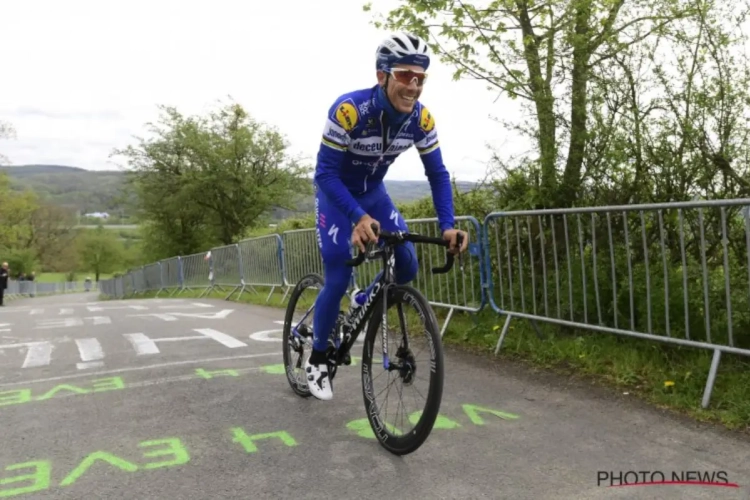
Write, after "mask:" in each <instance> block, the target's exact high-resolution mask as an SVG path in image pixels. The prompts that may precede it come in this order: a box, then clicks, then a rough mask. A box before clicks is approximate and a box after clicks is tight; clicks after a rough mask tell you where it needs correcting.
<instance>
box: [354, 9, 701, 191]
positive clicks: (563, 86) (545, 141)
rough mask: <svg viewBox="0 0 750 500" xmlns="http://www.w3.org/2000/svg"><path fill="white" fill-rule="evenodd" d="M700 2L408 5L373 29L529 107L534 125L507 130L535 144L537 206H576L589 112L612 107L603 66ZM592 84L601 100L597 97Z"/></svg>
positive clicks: (457, 75)
mask: <svg viewBox="0 0 750 500" xmlns="http://www.w3.org/2000/svg"><path fill="white" fill-rule="evenodd" d="M698 1H701V0H698ZM694 3H695V0H684V1H681V0H651V1H647V0H631V1H626V0H566V1H558V2H553V1H542V2H532V1H529V0H494V1H489V2H486V3H484V4H483V5H481V6H479V5H476V4H470V3H467V2H464V1H462V0H405V1H404V2H403V4H402V6H400V7H398V8H396V9H394V10H392V11H390V12H389V14H388V16H387V19H384V20H381V21H377V22H376V25H377V26H379V27H385V28H387V29H408V30H410V31H413V32H415V33H416V34H418V35H421V36H422V37H424V38H426V39H431V40H432V42H431V47H432V49H433V50H434V51H435V52H436V53H437V54H439V55H440V57H441V59H442V60H443V61H444V62H448V63H450V64H452V65H454V66H455V67H456V71H455V74H454V77H455V78H456V79H459V78H461V77H463V76H464V75H469V76H470V77H471V78H474V79H481V80H484V81H486V82H487V83H488V84H489V86H490V88H491V89H495V90H499V91H500V92H501V93H505V94H506V95H508V96H509V97H511V98H512V99H520V100H521V101H522V102H524V107H525V108H526V110H527V111H528V112H529V114H530V115H531V116H533V121H532V122H531V123H525V124H523V123H510V124H508V125H509V126H510V127H511V128H514V129H516V130H519V131H521V132H523V133H525V134H528V135H529V136H530V137H532V138H533V139H534V140H535V142H536V144H537V150H538V154H539V158H538V161H537V162H536V166H534V167H533V171H532V175H535V176H536V175H538V177H539V178H540V181H539V183H538V192H537V196H536V200H535V201H536V203H535V205H538V206H544V205H557V206H570V205H572V204H574V203H576V201H577V196H578V194H579V193H580V190H581V188H582V182H583V175H584V174H583V171H584V164H585V161H586V156H587V154H588V149H589V146H590V145H591V132H592V131H591V130H590V129H589V122H590V118H591V114H592V108H594V107H597V108H599V109H601V106H603V105H605V104H606V103H605V102H604V101H603V99H604V97H605V96H604V95H603V94H602V93H601V89H602V88H605V87H606V86H607V85H608V84H609V83H610V82H609V80H607V79H606V77H605V72H604V71H603V70H602V68H606V67H607V66H608V65H610V63H611V61H612V60H613V59H614V58H616V57H617V56H618V55H620V54H621V53H623V52H624V51H626V50H628V49H629V48H630V47H632V46H635V45H638V44H639V43H641V42H642V41H643V40H645V39H647V38H650V37H651V38H653V37H655V36H662V35H664V34H665V33H666V32H667V28H668V27H669V26H670V25H671V24H672V23H674V22H675V21H676V20H678V19H682V18H685V17H688V16H689V15H691V13H693V12H694V11H695V5H694ZM370 8H371V7H370V6H369V5H366V6H365V10H370ZM431 34H433V35H434V36H432V37H431ZM592 82H593V83H594V84H596V85H597V86H598V87H599V89H598V90H599V91H600V92H599V95H592V92H591V84H592ZM592 98H594V101H593V102H592ZM617 111H618V112H619V111H620V110H619V109H618V110H617ZM604 123H606V121H605V122H604ZM605 135H606V134H605ZM563 142H567V154H566V155H565V156H564V164H563V161H562V159H563V156H562V155H561V154H560V149H561V143H563ZM604 152H605V151H599V153H604ZM559 170H562V175H559V173H558V171H559Z"/></svg>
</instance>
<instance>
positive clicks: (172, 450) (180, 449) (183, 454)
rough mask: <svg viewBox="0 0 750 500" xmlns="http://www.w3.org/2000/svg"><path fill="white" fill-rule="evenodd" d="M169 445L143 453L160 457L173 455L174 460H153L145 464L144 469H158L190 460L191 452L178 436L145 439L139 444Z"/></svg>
mask: <svg viewBox="0 0 750 500" xmlns="http://www.w3.org/2000/svg"><path fill="white" fill-rule="evenodd" d="M159 445H167V448H166V449H161V450H153V451H149V452H146V453H144V454H143V456H144V457H160V456H164V455H172V456H174V458H173V459H172V460H165V461H163V462H153V463H150V464H146V465H144V466H143V468H144V469H158V468H160V467H172V466H174V465H182V464H186V463H188V462H189V461H190V453H188V451H187V449H186V448H185V447H184V446H183V445H182V442H181V441H180V440H179V439H177V438H166V439H155V440H153V441H143V442H142V443H139V444H138V446H140V447H141V448H143V447H144V446H159Z"/></svg>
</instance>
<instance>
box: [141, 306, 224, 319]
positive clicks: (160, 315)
mask: <svg viewBox="0 0 750 500" xmlns="http://www.w3.org/2000/svg"><path fill="white" fill-rule="evenodd" d="M233 312H234V309H223V310H221V311H219V312H216V313H181V312H172V311H170V312H168V313H146V314H128V316H129V317H131V318H144V317H149V316H150V317H154V318H158V319H162V320H164V321H177V317H178V316H179V317H181V318H201V319H224V318H226V317H227V316H229V315H230V314H232V313H233Z"/></svg>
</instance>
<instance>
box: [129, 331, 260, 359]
mask: <svg viewBox="0 0 750 500" xmlns="http://www.w3.org/2000/svg"><path fill="white" fill-rule="evenodd" d="M193 331H195V332H198V333H200V334H201V335H198V336H190V337H163V338H160V339H152V338H150V337H148V336H147V335H145V334H144V333H125V334H123V336H124V337H125V338H126V339H128V341H129V342H130V343H131V344H132V345H133V348H134V349H135V351H136V353H137V354H138V356H143V355H147V354H159V352H160V351H159V348H158V347H157V345H156V343H157V342H179V341H182V340H207V339H213V340H215V341H217V342H219V343H220V344H223V345H225V346H227V347H229V348H230V349H234V348H237V347H247V344H246V343H244V342H242V341H239V340H237V339H236V338H234V337H232V336H231V335H227V334H226V333H222V332H219V331H217V330H213V329H211V328H198V329H194V330H193Z"/></svg>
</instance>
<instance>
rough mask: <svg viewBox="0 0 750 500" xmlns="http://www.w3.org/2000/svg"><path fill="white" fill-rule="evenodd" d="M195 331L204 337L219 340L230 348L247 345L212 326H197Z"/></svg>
mask: <svg viewBox="0 0 750 500" xmlns="http://www.w3.org/2000/svg"><path fill="white" fill-rule="evenodd" d="M195 331H196V332H199V333H202V334H203V335H205V336H206V337H209V338H212V339H214V340H215V341H216V342H220V343H222V344H224V345H225V346H227V347H229V348H230V349H235V348H237V347H247V344H246V343H244V342H242V341H240V340H237V339H236V338H234V337H232V336H231V335H227V334H226V333H222V332H219V331H217V330H214V329H213V328H197V329H196V330H195Z"/></svg>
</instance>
